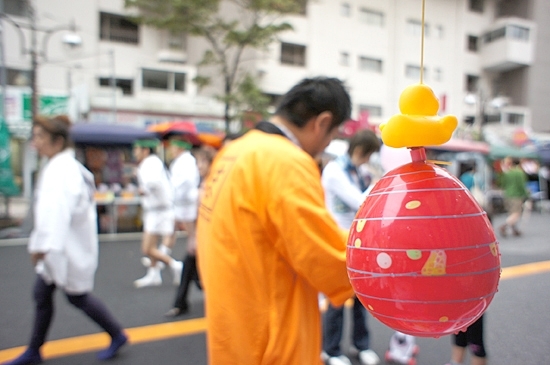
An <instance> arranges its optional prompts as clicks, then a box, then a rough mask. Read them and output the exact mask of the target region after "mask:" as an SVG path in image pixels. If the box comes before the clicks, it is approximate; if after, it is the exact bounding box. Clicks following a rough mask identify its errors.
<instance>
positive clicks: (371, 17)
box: [359, 8, 384, 27]
mask: <svg viewBox="0 0 550 365" xmlns="http://www.w3.org/2000/svg"><path fill="white" fill-rule="evenodd" d="M359 21H360V22H361V23H365V24H368V25H374V26H377V27H383V26H384V14H383V13H381V12H379V11H374V10H369V9H365V8H361V9H360V10H359Z"/></svg>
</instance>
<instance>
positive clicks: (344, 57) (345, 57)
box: [340, 52, 349, 66]
mask: <svg viewBox="0 0 550 365" xmlns="http://www.w3.org/2000/svg"><path fill="white" fill-rule="evenodd" d="M340 65H342V66H349V53H347V52H340Z"/></svg>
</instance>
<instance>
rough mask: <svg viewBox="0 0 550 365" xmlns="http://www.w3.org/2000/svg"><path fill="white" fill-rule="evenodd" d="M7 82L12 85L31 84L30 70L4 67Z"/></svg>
mask: <svg viewBox="0 0 550 365" xmlns="http://www.w3.org/2000/svg"><path fill="white" fill-rule="evenodd" d="M6 71H7V72H6V78H7V84H8V85H13V86H31V72H30V71H27V70H17V69H14V68H7V69H6Z"/></svg>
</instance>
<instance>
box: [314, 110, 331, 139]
mask: <svg viewBox="0 0 550 365" xmlns="http://www.w3.org/2000/svg"><path fill="white" fill-rule="evenodd" d="M332 117H333V116H332V113H331V112H329V111H324V112H322V113H321V114H319V115H317V116H316V117H314V118H313V126H312V127H313V128H314V132H322V133H323V134H326V133H328V132H329V131H330V129H331V126H332Z"/></svg>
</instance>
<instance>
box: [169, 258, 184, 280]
mask: <svg viewBox="0 0 550 365" xmlns="http://www.w3.org/2000/svg"><path fill="white" fill-rule="evenodd" d="M170 268H171V269H172V275H174V279H173V283H174V285H180V281H181V272H182V271H183V262H181V261H177V260H175V262H174V263H173V264H172V265H170Z"/></svg>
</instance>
